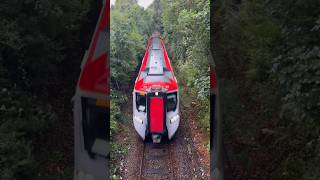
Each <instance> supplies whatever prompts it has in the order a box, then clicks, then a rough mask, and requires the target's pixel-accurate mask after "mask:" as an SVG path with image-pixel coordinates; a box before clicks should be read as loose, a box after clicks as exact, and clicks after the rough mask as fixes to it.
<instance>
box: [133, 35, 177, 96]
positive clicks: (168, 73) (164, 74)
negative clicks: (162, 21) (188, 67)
mask: <svg viewBox="0 0 320 180" xmlns="http://www.w3.org/2000/svg"><path fill="white" fill-rule="evenodd" d="M159 88H161V89H165V90H167V91H173V90H178V85H177V80H176V78H175V76H174V73H173V70H172V66H171V63H170V60H169V57H168V54H167V51H166V48H165V45H164V42H163V39H162V38H161V36H160V33H158V32H155V33H153V34H152V35H151V37H150V38H149V40H148V44H147V50H146V53H145V55H144V58H143V60H142V65H141V68H140V71H139V75H138V77H137V79H136V83H135V86H134V90H136V91H148V90H150V89H159Z"/></svg>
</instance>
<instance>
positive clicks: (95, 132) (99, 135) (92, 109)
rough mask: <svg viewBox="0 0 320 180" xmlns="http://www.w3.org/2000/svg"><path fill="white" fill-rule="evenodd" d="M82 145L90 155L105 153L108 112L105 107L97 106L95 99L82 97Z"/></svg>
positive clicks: (104, 154) (103, 154)
mask: <svg viewBox="0 0 320 180" xmlns="http://www.w3.org/2000/svg"><path fill="white" fill-rule="evenodd" d="M82 112H83V119H82V124H83V136H84V146H85V149H86V151H87V152H88V153H89V155H90V156H91V157H94V155H96V154H98V155H101V156H106V155H107V154H106V153H107V138H108V133H107V127H108V124H107V123H108V116H109V112H108V109H107V108H106V107H103V106H97V105H96V100H95V99H89V98H83V99H82Z"/></svg>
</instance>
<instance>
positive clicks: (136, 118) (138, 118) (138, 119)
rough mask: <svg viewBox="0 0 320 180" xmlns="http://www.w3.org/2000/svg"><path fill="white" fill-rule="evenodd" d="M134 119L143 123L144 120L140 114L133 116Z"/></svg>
mask: <svg viewBox="0 0 320 180" xmlns="http://www.w3.org/2000/svg"><path fill="white" fill-rule="evenodd" d="M133 120H134V121H137V122H138V123H141V124H143V120H142V119H141V118H140V117H138V116H133Z"/></svg>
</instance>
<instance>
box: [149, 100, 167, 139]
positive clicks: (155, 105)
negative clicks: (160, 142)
mask: <svg viewBox="0 0 320 180" xmlns="http://www.w3.org/2000/svg"><path fill="white" fill-rule="evenodd" d="M149 112H150V132H151V133H162V132H163V123H164V122H163V119H164V117H163V115H164V107H163V98H162V97H151V98H150V110H149Z"/></svg>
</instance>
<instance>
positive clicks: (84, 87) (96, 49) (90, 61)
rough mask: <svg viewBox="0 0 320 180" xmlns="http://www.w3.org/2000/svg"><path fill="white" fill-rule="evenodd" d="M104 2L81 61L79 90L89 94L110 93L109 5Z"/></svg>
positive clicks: (106, 94)
mask: <svg viewBox="0 0 320 180" xmlns="http://www.w3.org/2000/svg"><path fill="white" fill-rule="evenodd" d="M106 4H107V3H104V4H103V7H102V9H101V12H100V16H99V19H98V22H97V25H96V27H95V31H94V34H93V37H92V40H91V42H90V45H89V49H88V50H87V51H86V52H85V55H84V57H83V60H82V63H81V72H80V77H79V80H78V86H77V88H78V90H80V91H81V92H84V93H88V94H99V95H103V96H109V95H110V88H109V86H108V84H109V83H108V82H109V78H110V73H109V67H108V61H109V53H108V49H109V48H108V46H109V33H110V29H109V27H110V26H109V23H110V19H109V10H108V8H109V6H108V5H106Z"/></svg>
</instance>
